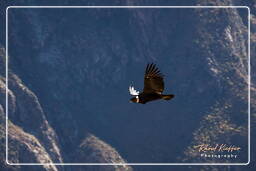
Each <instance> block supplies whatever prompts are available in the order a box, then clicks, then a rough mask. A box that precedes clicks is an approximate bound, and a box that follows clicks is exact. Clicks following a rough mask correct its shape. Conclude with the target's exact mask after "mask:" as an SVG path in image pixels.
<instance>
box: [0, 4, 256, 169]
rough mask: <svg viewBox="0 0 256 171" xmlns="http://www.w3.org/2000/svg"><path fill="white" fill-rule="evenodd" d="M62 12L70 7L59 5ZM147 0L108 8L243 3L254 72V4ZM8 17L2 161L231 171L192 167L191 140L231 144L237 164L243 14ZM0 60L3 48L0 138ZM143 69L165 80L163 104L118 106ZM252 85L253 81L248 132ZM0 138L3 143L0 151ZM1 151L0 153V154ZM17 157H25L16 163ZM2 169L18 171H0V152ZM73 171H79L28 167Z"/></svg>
mask: <svg viewBox="0 0 256 171" xmlns="http://www.w3.org/2000/svg"><path fill="white" fill-rule="evenodd" d="M19 3H20V4H17V5H21V4H22V3H23V2H19ZM31 3H32V4H34V5H39V4H37V3H36V2H34V1H31ZM56 3H58V2H56ZM64 3H67V4H65V5H68V1H65V2H64ZM152 3H153V2H151V1H141V2H137V1H120V2H119V1H113V4H111V5H142V4H143V5H161V4H162V5H217V6H218V5H239V4H242V5H249V6H250V7H251V11H252V12H253V13H252V23H251V24H252V27H251V30H252V35H251V42H252V44H251V51H252V56H251V59H252V61H251V63H252V66H255V62H254V61H253V56H254V51H255V40H256V39H255V22H254V21H255V16H254V15H255V9H254V8H255V6H254V5H255V4H243V3H244V2H242V1H241V2H238V1H236V2H233V1H231V0H225V1H214V2H212V1H209V2H208V1H191V2H190V3H191V4H184V3H183V2H181V1H177V2H176V1H173V2H169V3H170V4H166V2H164V3H163V2H162V1H154V4H152ZM155 3H158V4H155ZM96 4H97V2H91V3H89V5H96ZM9 5H10V4H9ZM41 5H42V4H41ZM55 5H60V4H55ZM72 5H74V4H72ZM79 5H88V4H87V3H83V2H81V4H79ZM101 5H102V4H101ZM108 5H110V4H108ZM8 12H9V30H8V32H9V68H10V72H9V89H10V91H9V111H8V112H9V122H10V125H9V129H10V130H9V131H10V133H9V139H10V143H11V145H10V154H11V155H10V161H12V162H41V163H44V162H45V161H49V162H56V163H58V162H75V163H76V162H96V163H97V162H110V163H111V162H126V161H128V162H167V163H168V162H202V161H204V162H234V161H231V160H218V159H202V158H199V157H198V155H199V154H198V153H197V152H196V151H195V150H194V148H193V146H194V145H196V144H199V143H211V144H214V143H220V142H221V143H227V144H237V145H238V146H240V147H241V148H242V149H243V152H242V153H241V154H239V155H240V158H239V159H238V160H236V162H247V160H248V158H247V144H248V139H247V132H248V127H247V123H248V122H247V121H248V101H247V99H248V65H247V62H248V37H247V36H248V33H247V18H246V16H247V10H246V9H163V10H161V11H160V10H159V9H75V10H74V9H61V8H60V9H12V8H11V9H9V11H8ZM1 40H2V38H1ZM1 43H2V44H4V43H3V41H2V42H1ZM4 57H5V53H4V49H3V48H2V50H1V59H0V65H1V68H0V72H1V82H0V83H1V89H0V92H1V93H0V102H1V118H2V120H1V132H4V120H5V118H4V116H5V113H4V111H5V110H4V109H5V82H6V80H5V69H4V64H5V61H4ZM147 62H156V63H157V65H158V66H159V67H160V69H161V71H162V72H163V73H164V74H165V75H166V77H165V80H166V82H165V87H166V90H165V91H166V92H172V93H174V94H175V95H176V97H175V99H174V100H173V101H170V102H168V103H164V102H155V103H151V104H147V105H135V104H129V103H128V100H129V98H130V96H129V94H128V91H127V87H128V86H129V85H130V84H133V85H134V86H135V87H136V88H137V89H139V90H141V89H142V88H143V86H142V85H143V79H142V78H143V72H144V67H145V65H146V64H147ZM254 81H255V80H254V73H252V85H251V96H252V99H251V113H252V123H255V107H256V106H255V104H256V103H255V100H254V97H255V85H254V84H255V83H254ZM98 137H99V138H98ZM4 140H5V137H4V136H3V137H1V142H4ZM253 142H255V140H253ZM1 144H4V143H1ZM4 149H5V148H4V146H1V149H0V150H1V152H3V151H4ZM253 150H254V149H253ZM23 153H24V154H26V155H27V156H29V157H27V158H24V155H23ZM1 154H3V153H1ZM121 156H122V157H121ZM123 158H124V159H125V160H124V159H123ZM1 164H2V165H1V166H2V167H3V168H4V169H7V168H8V169H13V170H19V169H23V170H25V169H26V167H24V166H17V167H11V166H7V165H4V155H3V156H1ZM74 168H75V169H80V170H83V169H84V168H85V167H80V166H79V167H57V166H38V167H36V166H35V168H34V169H35V170H36V169H41V170H65V169H66V170H73V169H74ZM86 168H87V169H88V170H94V169H96V170H131V169H132V168H131V167H128V166H118V167H117V166H108V167H105V166H97V167H95V166H94V167H93V166H91V167H86ZM135 168H136V170H150V169H152V170H154V169H155V168H142V167H135ZM32 169H33V168H32ZM158 169H159V170H164V168H158ZM175 169H177V170H178V169H180V168H178V167H177V168H175ZM195 169H198V168H195ZM201 169H203V170H211V169H213V168H211V167H202V168H201ZM214 169H228V168H225V167H222V168H220V167H214ZM238 169H243V168H242V167H241V168H238ZM249 169H250V168H249Z"/></svg>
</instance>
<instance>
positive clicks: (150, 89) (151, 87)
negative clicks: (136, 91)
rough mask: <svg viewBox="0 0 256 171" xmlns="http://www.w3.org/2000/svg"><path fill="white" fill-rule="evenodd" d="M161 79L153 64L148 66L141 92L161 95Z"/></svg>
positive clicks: (161, 75) (161, 76)
mask: <svg viewBox="0 0 256 171" xmlns="http://www.w3.org/2000/svg"><path fill="white" fill-rule="evenodd" d="M163 77H164V76H163V74H161V73H160V71H159V69H158V68H157V67H156V65H155V64H153V63H151V64H148V65H147V67H146V71H145V76H144V89H143V92H144V93H158V94H161V93H162V92H163V91H164V81H163Z"/></svg>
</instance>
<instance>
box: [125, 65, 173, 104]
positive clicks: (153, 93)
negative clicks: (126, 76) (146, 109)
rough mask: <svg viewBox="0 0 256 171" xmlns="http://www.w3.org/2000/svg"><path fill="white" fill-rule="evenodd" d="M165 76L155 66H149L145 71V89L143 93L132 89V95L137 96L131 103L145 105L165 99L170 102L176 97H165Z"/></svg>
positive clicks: (171, 95)
mask: <svg viewBox="0 0 256 171" xmlns="http://www.w3.org/2000/svg"><path fill="white" fill-rule="evenodd" d="M163 77H164V75H163V74H161V72H160V71H159V69H158V68H157V67H156V65H155V64H153V63H151V64H148V65H147V67H146V71H145V76H144V89H143V92H142V93H139V92H138V91H136V90H134V88H133V87H130V88H129V90H130V94H131V95H133V96H135V97H133V98H131V100H130V101H132V102H134V103H142V104H145V103H147V102H149V101H153V100H158V99H164V100H170V99H172V98H173V97H174V95H173V94H170V95H164V94H162V92H163V91H164V81H163Z"/></svg>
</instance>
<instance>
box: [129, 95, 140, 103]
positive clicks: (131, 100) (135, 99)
mask: <svg viewBox="0 0 256 171" xmlns="http://www.w3.org/2000/svg"><path fill="white" fill-rule="evenodd" d="M130 102H133V103H139V96H135V97H133V98H131V99H130Z"/></svg>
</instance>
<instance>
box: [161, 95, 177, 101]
mask: <svg viewBox="0 0 256 171" xmlns="http://www.w3.org/2000/svg"><path fill="white" fill-rule="evenodd" d="M172 98H174V95H173V94H169V95H162V99H164V100H170V99H172Z"/></svg>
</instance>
